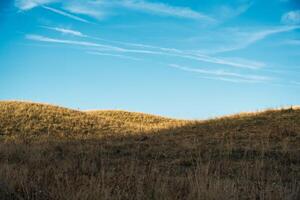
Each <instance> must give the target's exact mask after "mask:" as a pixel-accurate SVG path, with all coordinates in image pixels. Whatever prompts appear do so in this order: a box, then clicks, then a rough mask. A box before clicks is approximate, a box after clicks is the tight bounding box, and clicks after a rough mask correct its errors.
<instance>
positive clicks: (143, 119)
mask: <svg viewBox="0 0 300 200" xmlns="http://www.w3.org/2000/svg"><path fill="white" fill-rule="evenodd" d="M0 122H1V124H0V133H1V134H2V135H6V136H9V135H20V134H21V135H24V134H25V135H27V136H42V135H43V136H44V135H48V136H75V137H76V136H88V135H92V136H103V135H111V134H135V133H143V132H149V131H156V130H160V129H163V128H167V127H173V126H178V125H179V124H184V123H185V122H184V121H179V120H173V119H167V118H163V117H159V116H154V115H148V114H142V113H131V112H125V111H88V112H82V111H76V110H71V109H66V108H62V107H58V106H52V105H47V104H37V103H28V102H16V101H15V102H13V101H12V102H5V101H3V102H0Z"/></svg>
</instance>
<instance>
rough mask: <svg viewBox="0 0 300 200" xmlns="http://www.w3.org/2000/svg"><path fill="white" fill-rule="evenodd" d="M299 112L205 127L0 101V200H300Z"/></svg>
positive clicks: (235, 119) (256, 115)
mask: <svg viewBox="0 0 300 200" xmlns="http://www.w3.org/2000/svg"><path fill="white" fill-rule="evenodd" d="M299 153H300V110H299V109H292V108H289V109H282V110H270V111H265V112H260V113H252V114H243V115H235V116H231V117H225V118H220V119H213V120H206V121H184V120H173V119H167V118H161V117H157V116H152V115H144V114H141V113H129V112H123V111H122V112H121V111H93V112H80V111H74V110H69V109H64V108H60V107H55V106H50V105H42V104H34V103H20V102H0V199H37V200H44V199H78V200H79V199H80V200H81V199H82V200H84V199H170V200H173V199H203V200H206V199H208V200H210V199H255V200H256V199H270V200H271V199H272V200H273V199H274V200H276V199H295V200H296V199H300V195H299V193H300V183H299V181H300V157H299V155H300V154H299Z"/></svg>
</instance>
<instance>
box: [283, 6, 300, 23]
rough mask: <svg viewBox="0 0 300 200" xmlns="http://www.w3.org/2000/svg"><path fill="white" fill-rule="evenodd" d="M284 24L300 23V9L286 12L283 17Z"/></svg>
mask: <svg viewBox="0 0 300 200" xmlns="http://www.w3.org/2000/svg"><path fill="white" fill-rule="evenodd" d="M281 21H282V23H284V24H293V25H295V24H300V10H294V11H290V12H288V13H285V14H284V15H283V16H282V18H281Z"/></svg>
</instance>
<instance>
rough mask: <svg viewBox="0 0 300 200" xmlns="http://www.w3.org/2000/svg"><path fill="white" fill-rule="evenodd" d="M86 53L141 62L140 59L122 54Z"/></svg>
mask: <svg viewBox="0 0 300 200" xmlns="http://www.w3.org/2000/svg"><path fill="white" fill-rule="evenodd" d="M86 53H88V54H91V55H98V56H111V57H118V58H124V59H129V60H135V61H139V60H141V59H140V58H135V57H131V56H125V55H121V54H111V53H101V52H97V51H88V52H86Z"/></svg>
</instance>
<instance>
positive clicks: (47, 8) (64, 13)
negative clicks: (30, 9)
mask: <svg viewBox="0 0 300 200" xmlns="http://www.w3.org/2000/svg"><path fill="white" fill-rule="evenodd" d="M42 8H44V9H46V10H49V11H51V12H54V13H56V14H59V15H62V16H65V17H68V18H71V19H74V20H77V21H80V22H84V23H90V22H89V21H87V20H85V19H83V18H81V17H78V16H75V15H72V14H70V13H67V12H65V11H62V10H59V9H56V8H51V7H49V6H42Z"/></svg>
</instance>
